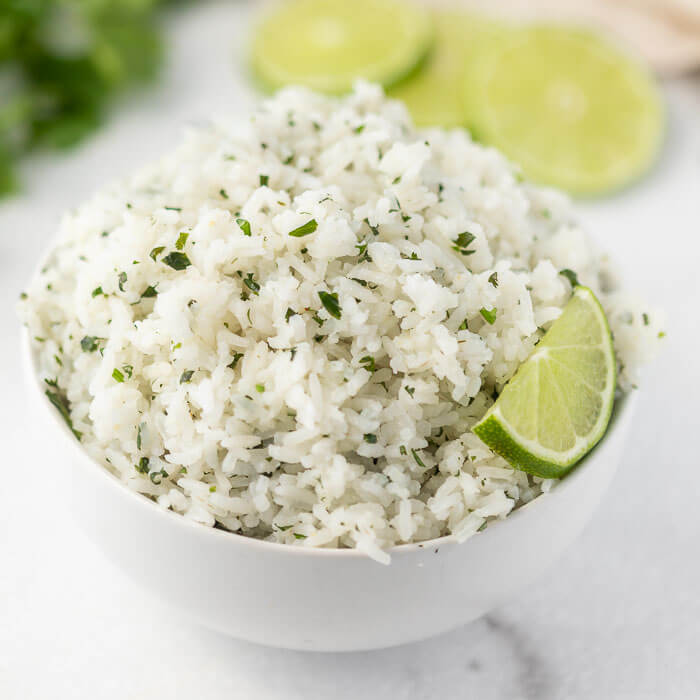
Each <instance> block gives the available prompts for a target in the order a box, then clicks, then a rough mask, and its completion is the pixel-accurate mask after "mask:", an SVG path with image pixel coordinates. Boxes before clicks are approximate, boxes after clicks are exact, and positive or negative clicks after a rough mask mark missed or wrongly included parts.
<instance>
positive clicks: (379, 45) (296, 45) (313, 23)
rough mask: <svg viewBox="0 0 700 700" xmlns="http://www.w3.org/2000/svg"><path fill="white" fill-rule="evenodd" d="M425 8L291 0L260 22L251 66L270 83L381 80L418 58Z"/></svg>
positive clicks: (333, 85)
mask: <svg viewBox="0 0 700 700" xmlns="http://www.w3.org/2000/svg"><path fill="white" fill-rule="evenodd" d="M432 41H433V26H432V21H431V17H430V14H429V13H428V12H427V11H426V10H424V9H422V8H420V7H418V6H416V5H413V4H411V3H406V2H401V1H400V0H352V2H350V1H349V0H293V1H292V2H287V3H284V4H283V5H280V6H279V7H277V8H276V10H275V11H274V12H273V13H272V14H270V15H268V16H267V17H266V18H265V19H264V20H263V21H262V23H261V24H260V26H259V27H258V30H257V34H256V36H255V39H254V42H253V47H252V63H253V69H254V71H255V73H256V74H257V76H258V78H259V79H260V80H261V81H262V82H263V83H264V85H265V86H266V87H268V88H271V89H276V88H279V87H282V86H283V85H288V84H294V85H306V86H307V87H310V88H313V89H315V90H319V91H322V92H328V93H333V94H340V93H343V92H348V91H349V90H350V89H352V84H353V82H354V81H355V80H356V79H357V78H365V79H367V80H371V81H374V82H377V83H381V84H382V85H384V86H385V87H387V86H389V85H393V84H394V83H396V82H397V81H399V80H401V79H402V78H404V77H405V76H406V75H408V74H409V73H410V72H411V71H413V70H414V69H415V68H416V66H417V65H418V64H419V63H420V62H421V61H422V60H423V59H424V58H425V56H426V55H427V53H428V51H429V50H430V47H431V45H432Z"/></svg>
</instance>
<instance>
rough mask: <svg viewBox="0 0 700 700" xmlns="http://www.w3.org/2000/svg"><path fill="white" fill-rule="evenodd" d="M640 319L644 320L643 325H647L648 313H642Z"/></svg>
mask: <svg viewBox="0 0 700 700" xmlns="http://www.w3.org/2000/svg"><path fill="white" fill-rule="evenodd" d="M642 321H644V325H645V326H648V325H649V314H642Z"/></svg>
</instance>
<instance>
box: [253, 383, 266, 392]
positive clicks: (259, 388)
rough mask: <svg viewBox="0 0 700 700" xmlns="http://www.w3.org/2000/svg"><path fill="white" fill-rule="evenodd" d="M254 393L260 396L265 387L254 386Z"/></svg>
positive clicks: (261, 385)
mask: <svg viewBox="0 0 700 700" xmlns="http://www.w3.org/2000/svg"><path fill="white" fill-rule="evenodd" d="M255 391H257V392H258V394H262V393H263V392H264V391H265V385H264V384H256V385H255Z"/></svg>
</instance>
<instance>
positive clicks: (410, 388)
mask: <svg viewBox="0 0 700 700" xmlns="http://www.w3.org/2000/svg"><path fill="white" fill-rule="evenodd" d="M404 389H406V393H407V394H408V395H409V396H411V397H413V394H415V393H416V387H414V386H407V387H404Z"/></svg>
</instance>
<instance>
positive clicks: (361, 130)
mask: <svg viewBox="0 0 700 700" xmlns="http://www.w3.org/2000/svg"><path fill="white" fill-rule="evenodd" d="M364 130H365V125H364V124H360V125H359V126H356V127H355V128H354V129H353V131H354V132H355V133H356V134H361V133H362V132H363V131H364Z"/></svg>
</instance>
